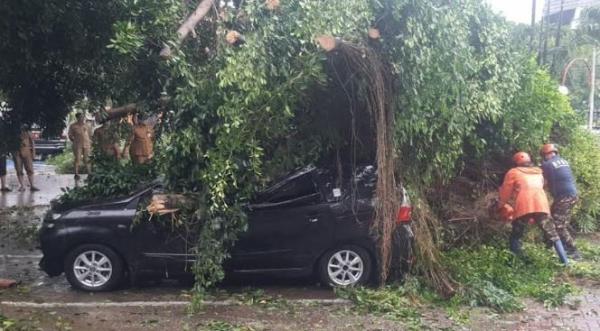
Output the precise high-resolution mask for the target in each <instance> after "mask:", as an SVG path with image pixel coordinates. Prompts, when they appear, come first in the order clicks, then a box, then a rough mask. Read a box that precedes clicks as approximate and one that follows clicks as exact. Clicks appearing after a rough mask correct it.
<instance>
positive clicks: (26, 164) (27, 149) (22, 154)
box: [13, 131, 35, 176]
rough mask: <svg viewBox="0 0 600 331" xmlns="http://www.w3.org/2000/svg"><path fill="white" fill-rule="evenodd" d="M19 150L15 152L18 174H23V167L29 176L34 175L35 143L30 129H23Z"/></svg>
mask: <svg viewBox="0 0 600 331" xmlns="http://www.w3.org/2000/svg"><path fill="white" fill-rule="evenodd" d="M19 141H20V146H19V150H17V151H15V152H14V153H13V154H14V155H13V157H14V161H15V170H16V172H17V176H23V168H25V172H26V173H27V175H28V176H31V175H33V156H34V154H35V152H34V148H35V147H34V145H33V139H32V138H31V134H30V133H29V131H21V135H20V136H19Z"/></svg>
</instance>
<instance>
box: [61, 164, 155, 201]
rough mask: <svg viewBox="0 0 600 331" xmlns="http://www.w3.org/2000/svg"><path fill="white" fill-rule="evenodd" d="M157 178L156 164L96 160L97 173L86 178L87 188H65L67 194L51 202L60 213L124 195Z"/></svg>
mask: <svg viewBox="0 0 600 331" xmlns="http://www.w3.org/2000/svg"><path fill="white" fill-rule="evenodd" d="M156 178H157V176H156V170H155V165H154V164H153V163H148V164H143V165H133V164H131V163H130V162H123V163H121V162H117V161H113V160H101V159H96V160H95V162H94V171H93V173H92V174H91V175H88V177H87V178H86V180H85V185H83V186H79V187H74V188H67V189H64V193H63V194H62V195H61V196H60V197H59V198H57V199H56V200H53V201H52V206H53V208H54V210H57V211H60V210H67V209H69V208H72V207H74V206H77V205H79V204H81V203H84V202H88V203H89V202H95V201H102V200H103V199H106V198H114V197H120V196H125V195H127V194H130V193H133V191H135V190H136V189H140V188H143V187H144V186H146V185H148V184H149V183H150V182H152V181H154V180H155V179H156Z"/></svg>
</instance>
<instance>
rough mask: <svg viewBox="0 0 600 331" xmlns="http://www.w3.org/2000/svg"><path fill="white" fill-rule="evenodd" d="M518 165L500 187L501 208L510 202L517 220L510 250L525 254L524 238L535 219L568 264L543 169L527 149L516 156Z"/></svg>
mask: <svg viewBox="0 0 600 331" xmlns="http://www.w3.org/2000/svg"><path fill="white" fill-rule="evenodd" d="M513 162H514V163H515V165H516V167H514V168H512V169H510V170H509V171H508V173H506V176H505V177H504V183H503V184H502V187H500V197H499V201H498V208H502V207H504V205H505V204H507V203H509V202H512V203H510V204H511V205H512V206H513V208H514V221H513V222H512V233H511V235H510V250H511V251H512V252H513V253H514V254H515V255H517V256H521V257H523V251H522V249H521V238H523V235H524V234H525V230H526V229H527V223H529V221H530V220H531V221H534V222H535V223H537V225H538V226H539V227H540V228H541V229H542V231H543V232H544V234H545V236H546V238H549V239H550V240H551V241H552V242H553V243H554V248H555V249H556V253H557V255H558V257H559V258H560V261H561V262H562V263H563V264H565V265H567V264H568V259H567V254H566V252H565V249H564V247H563V244H562V241H561V240H560V237H559V236H558V233H557V232H556V227H555V226H554V223H553V222H552V221H551V220H550V217H549V215H550V206H549V203H548V198H547V197H546V193H545V192H544V176H543V174H542V169H540V168H539V167H535V166H533V163H532V162H531V157H530V156H529V154H527V153H525V152H518V153H516V154H515V155H514V156H513Z"/></svg>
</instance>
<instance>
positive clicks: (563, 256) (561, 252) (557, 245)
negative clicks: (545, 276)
mask: <svg viewBox="0 0 600 331" xmlns="http://www.w3.org/2000/svg"><path fill="white" fill-rule="evenodd" d="M554 249H555V250H556V255H558V258H559V259H560V262H562V263H563V264H564V265H565V266H568V265H569V259H567V253H566V252H565V248H564V247H563V244H562V241H561V240H560V239H558V240H557V241H555V242H554Z"/></svg>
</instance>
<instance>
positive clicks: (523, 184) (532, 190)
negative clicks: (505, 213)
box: [500, 167, 550, 219]
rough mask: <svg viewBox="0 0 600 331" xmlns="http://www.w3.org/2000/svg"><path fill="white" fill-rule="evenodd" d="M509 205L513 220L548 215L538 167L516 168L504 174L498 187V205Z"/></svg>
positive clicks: (542, 177) (540, 170)
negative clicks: (527, 216) (512, 210)
mask: <svg viewBox="0 0 600 331" xmlns="http://www.w3.org/2000/svg"><path fill="white" fill-rule="evenodd" d="M510 201H513V202H512V203H510V204H511V205H512V206H513V208H514V218H515V219H518V218H519V217H522V216H525V215H527V214H531V213H544V214H550V206H549V203H548V198H547V197H546V192H544V176H543V175H542V169H540V168H539V167H516V168H512V169H510V170H509V171H508V173H506V176H505V177H504V183H503V184H502V187H500V203H501V204H505V203H509V202H510Z"/></svg>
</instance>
